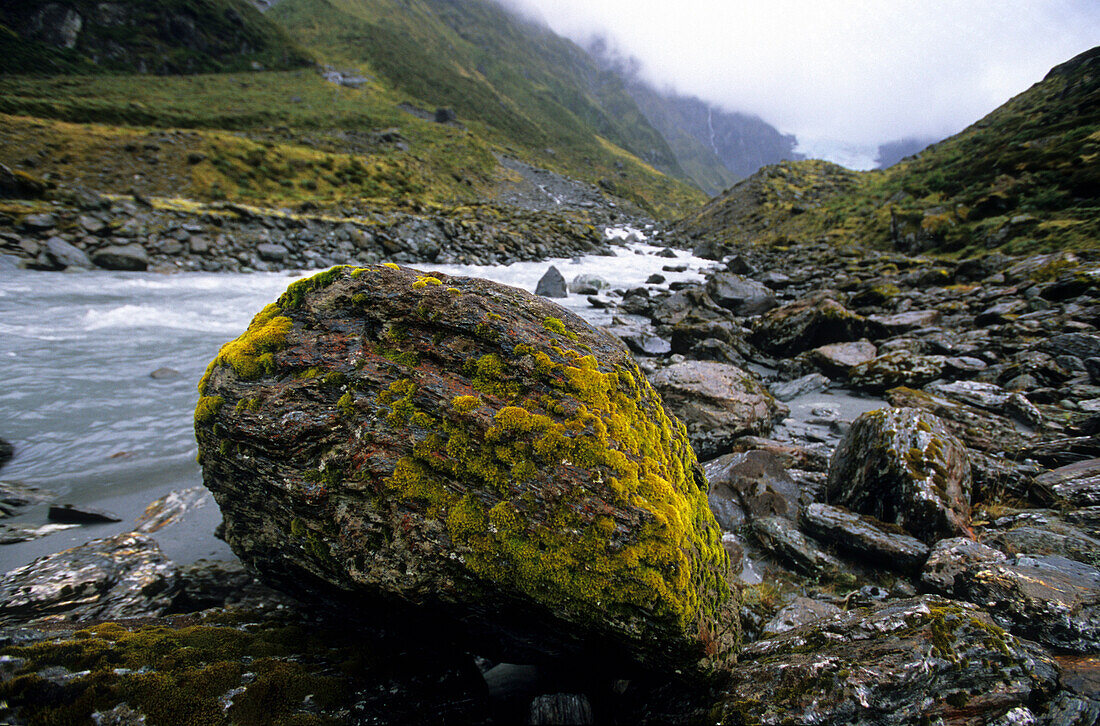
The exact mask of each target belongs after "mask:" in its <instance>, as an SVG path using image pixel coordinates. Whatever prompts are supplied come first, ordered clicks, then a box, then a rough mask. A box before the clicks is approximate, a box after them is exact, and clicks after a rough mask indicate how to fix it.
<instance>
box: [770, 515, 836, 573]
mask: <svg viewBox="0 0 1100 726" xmlns="http://www.w3.org/2000/svg"><path fill="white" fill-rule="evenodd" d="M752 532H753V534H754V535H755V536H756V539H757V541H759V542H760V546H761V547H763V548H764V549H765V550H766V551H767V552H769V553H770V554H772V555H774V556H775V557H777V558H779V559H780V560H782V561H784V562H786V563H787V564H789V565H790V566H792V567H794V568H795V569H796V570H798V571H799V572H801V573H803V574H805V575H808V576H810V577H821V576H834V575H837V574H839V573H840V572H842V571H843V570H844V565H843V564H842V563H841V562H840V560H838V559H837V558H835V557H833V556H832V555H830V554H829V553H828V552H825V551H824V550H823V549H822V548H821V547H820V546H819V545H818V543H816V542H815V541H814V540H812V539H810V538H809V537H807V536H806V535H804V534H803V533H802V532H800V531H799V530H798V527H797V526H796V525H795V523H794V522H792V521H791V520H789V519H787V518H786V517H761V518H760V519H755V520H753V522H752Z"/></svg>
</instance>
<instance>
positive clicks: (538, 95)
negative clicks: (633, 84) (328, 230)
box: [0, 0, 704, 217]
mask: <svg viewBox="0 0 1100 726" xmlns="http://www.w3.org/2000/svg"><path fill="white" fill-rule="evenodd" d="M219 3H220V4H219ZM237 3H240V4H241V6H240V7H239V8H238V7H237ZM106 5H111V6H112V7H116V6H117V7H119V8H123V10H125V11H126V12H127V13H130V14H129V15H125V18H128V19H130V20H133V19H135V18H141V17H144V18H146V21H147V22H146V23H145V25H144V26H143V27H144V28H145V30H141V31H139V30H137V29H135V28H134V27H132V26H131V25H127V24H125V23H122V24H114V25H112V23H114V22H115V21H114V20H111V22H105V20H104V17H103V16H102V9H103V7H105V6H106ZM57 8H62V11H58V10H57ZM0 9H2V12H3V13H4V14H2V15H0V17H2V18H3V19H4V21H5V25H6V26H7V24H8V23H10V26H9V27H6V28H5V29H4V31H5V32H3V33H0V44H2V43H8V44H9V45H11V46H13V47H14V48H16V49H17V50H18V53H11V54H9V55H10V56H12V57H15V56H16V55H18V54H19V53H21V54H22V56H20V57H23V58H25V59H30V60H21V61H19V63H20V64H22V65H21V66H9V67H8V68H7V72H5V73H4V74H0V113H2V114H7V115H8V117H7V118H6V119H4V120H0V135H2V137H3V138H4V141H5V143H4V144H3V145H0V163H4V164H8V165H9V166H12V167H13V168H17V169H23V170H24V171H30V172H32V173H35V174H40V175H42V174H44V175H50V176H52V177H53V178H55V179H58V180H60V181H65V180H78V181H79V182H80V183H81V184H84V185H88V186H90V187H92V188H97V189H100V190H102V191H114V192H117V191H125V189H126V188H129V187H130V186H132V187H133V188H134V189H135V190H137V191H142V192H144V193H154V194H157V193H164V192H165V191H173V192H175V193H176V194H178V195H183V196H187V197H189V198H194V199H196V200H199V201H211V200H220V199H226V200H229V201H234V200H239V201H244V202H249V203H253V204H260V205H265V204H266V205H273V206H279V205H285V204H302V203H318V204H337V203H349V202H355V203H357V204H358V203H367V204H370V203H379V204H403V205H414V206H415V205H438V206H452V205H456V204H459V205H460V204H469V203H474V202H480V201H492V200H493V199H494V198H495V196H496V194H498V193H500V192H499V190H502V189H504V188H506V187H507V186H508V185H509V184H511V183H514V182H515V181H516V179H515V174H514V172H510V171H509V170H508V169H506V168H504V167H502V166H501V165H500V164H499V163H498V161H497V157H498V156H501V155H505V156H511V157H515V158H518V159H520V160H522V161H525V162H528V163H531V164H534V165H537V166H541V167H544V168H548V169H550V170H552V171H555V172H558V173H561V174H564V175H566V176H570V177H573V178H576V179H579V180H582V181H585V182H588V183H590V184H596V185H598V186H599V187H600V188H602V189H603V190H604V191H605V193H606V194H608V195H609V196H610V197H612V198H618V199H619V200H620V201H625V202H627V203H628V205H629V204H633V205H636V207H637V208H638V209H641V210H643V211H646V212H648V213H650V214H652V215H655V216H666V217H667V216H673V215H677V214H682V213H683V212H684V211H685V210H687V209H689V208H691V207H693V206H696V205H698V204H700V203H702V201H704V196H703V194H702V193H701V192H700V191H699V190H697V189H695V188H694V187H692V186H690V185H689V184H687V183H685V182H683V181H680V180H677V179H675V178H673V177H671V176H669V175H668V174H666V173H664V172H670V173H672V174H677V175H682V174H683V171H682V170H681V169H679V167H678V166H677V164H676V162H675V158H674V157H673V155H672V152H671V150H670V149H669V147H668V145H667V143H665V141H664V139H663V138H662V137H661V136H660V134H658V133H657V132H656V131H655V130H654V129H653V128H652V127H651V126H650V125H649V124H648V122H646V120H645V118H644V117H643V116H642V114H641V113H640V112H639V111H638V108H637V106H636V104H635V103H634V102H633V100H632V99H631V98H630V96H629V95H628V94H627V93H626V92H625V90H624V88H623V84H622V81H621V80H620V79H618V77H617V76H615V75H614V74H611V73H607V72H603V71H600V69H599V68H598V67H597V65H596V64H595V62H594V61H593V60H592V59H591V58H590V57H588V56H587V55H586V54H585V53H584V52H583V51H582V50H580V49H579V48H577V47H576V46H575V45H573V44H572V43H570V42H568V41H566V40H563V39H561V38H559V37H557V36H555V35H553V34H552V33H551V32H550V31H548V30H545V29H541V28H539V27H537V26H535V25H532V24H530V23H527V22H525V21H521V20H519V19H517V18H516V17H514V16H512V15H510V14H509V13H507V12H505V11H503V10H501V9H500V8H499V7H498V6H496V5H495V4H493V3H491V2H488V1H487V0H460V1H456V2H447V1H444V0H424V1H416V2H393V1H392V0H332V1H329V0H285V2H283V3H281V4H279V5H277V6H276V7H275V8H274V9H272V10H271V11H269V12H268V13H267V14H265V15H260V14H259V13H258V11H256V10H255V9H254V8H252V7H251V6H250V5H248V4H247V3H244V0H171V1H170V2H166V3H160V4H153V3H139V2H137V0H130V1H128V2H125V3H114V4H104V3H98V4H97V3H91V2H88V3H84V2H83V0H82V1H81V2H72V3H69V4H68V5H66V4H64V3H44V2H31V3H18V4H16V3H12V2H9V1H7V0H4V1H3V2H2V3H0ZM70 11H71V12H70ZM74 12H75V13H77V14H78V15H80V18H81V20H80V22H79V23H76V25H78V26H79V32H77V33H76V41H75V42H74V43H69V42H68V41H69V40H72V37H71V36H72V33H71V32H69V31H71V30H72V28H73V27H74V24H73V22H71V21H72V15H71V13H74ZM119 12H122V11H121V10H120V11H119ZM157 12H160V13H161V14H160V15H157V14H156V13H157ZM42 13H45V14H46V16H48V19H49V20H50V27H51V28H53V30H52V31H51V32H49V33H47V32H44V31H41V28H40V27H39V26H41V25H42V23H40V22H38V23H37V24H36V21H35V22H32V21H33V20H34V18H37V17H39V16H41V15H42ZM51 13H52V15H51ZM97 13H98V14H97ZM142 13H153V15H149V16H146V15H142ZM205 13H213V15H214V16H217V17H216V18H214V17H213V16H212V17H211V19H210V23H209V24H207V23H205V22H192V21H191V20H193V19H194V18H204V17H206V15H204V14H205ZM43 17H45V16H43ZM120 17H121V16H120ZM179 18H190V19H191V20H188V21H187V22H184V23H183V27H184V28H185V30H184V31H181V32H175V31H173V32H172V33H165V32H162V30H158V28H163V27H164V26H165V24H169V25H171V24H172V20H173V19H175V20H178V19H179ZM116 19H117V18H116ZM227 19H228V20H227ZM237 20H240V21H242V22H243V23H244V25H243V26H241V27H244V28H260V29H264V30H265V32H267V31H271V34H270V38H273V39H277V40H278V41H279V42H278V43H275V42H274V41H272V43H270V44H268V45H262V44H261V43H260V41H258V40H257V41H255V42H253V41H251V40H247V39H245V40H242V39H241V37H238V36H233V35H232V34H231V33H229V31H228V30H226V29H225V28H223V27H222V26H223V25H225V23H229V24H230V25H233V26H234V27H238V26H239V25H240V24H239V23H237ZM253 21H255V22H253ZM192 26H193V27H194V28H195V29H196V32H197V31H202V33H209V34H212V38H220V39H225V38H229V39H234V40H233V43H235V45H234V47H236V48H237V49H238V50H239V51H250V52H240V53H237V54H236V55H234V54H225V53H221V52H220V51H219V52H214V51H216V50H218V48H220V47H221V46H219V45H218V44H217V43H216V42H214V40H213V39H207V40H204V41H203V42H202V43H199V45H201V46H202V47H204V48H207V49H208V50H211V53H210V54H208V55H207V56H202V57H201V58H199V59H198V60H196V56H194V54H193V53H192V48H191V46H192V45H194V43H191V40H193V37H192V34H190V33H189V31H187V29H188V28H191V27H192ZM13 28H20V29H22V30H21V32H22V35H17V33H16V30H13ZM36 28H37V30H36ZM66 28H68V30H66ZM238 29H240V28H239V27H238ZM55 31H56V32H55ZM242 32H243V31H242ZM66 33H68V35H66ZM111 33H113V34H114V36H113V37H115V38H116V39H117V40H118V41H119V44H120V45H122V46H123V47H125V48H126V52H125V53H123V54H122V55H123V56H125V57H126V58H127V59H128V61H127V62H129V63H130V64H131V66H130V68H129V69H127V68H124V67H123V66H121V65H117V64H116V65H112V63H111V62H107V60H105V58H106V57H105V56H104V55H103V54H98V55H97V54H95V53H91V52H88V51H87V47H85V45H82V44H84V43H85V39H90V40H88V41H87V42H88V43H91V44H92V45H94V43H92V40H94V39H95V38H97V37H99V35H97V34H100V35H103V36H104V37H106V36H107V35H110V34H111ZM204 37H205V36H204ZM242 37H243V36H242ZM249 37H251V36H249ZM265 37H266V36H265ZM154 40H155V41H156V42H154ZM97 42H98V41H97ZM157 43H161V45H157ZM173 44H175V45H174V46H173ZM67 45H71V47H66V46H67ZM170 46H171V47H170ZM88 47H91V46H88ZM44 49H45V50H44ZM150 49H151V50H150ZM264 49H266V50H264ZM297 49H304V50H297ZM261 50H264V52H269V55H267V56H265V55H263V54H262V53H261ZM47 51H48V52H47ZM251 51H255V52H251ZM150 53H152V54H153V55H155V56H156V58H158V59H160V64H159V65H157V64H156V63H154V62H153V55H149V54H150ZM270 53H281V54H282V56H280V57H284V56H285V58H286V59H287V64H284V65H289V66H290V68H291V69H290V70H283V71H273V70H271V69H272V68H277V67H279V64H278V63H276V62H274V61H273V60H272V59H271V58H270ZM307 55H308V57H310V58H313V59H314V60H315V61H316V62H317V63H318V64H319V65H316V66H311V67H299V68H297V69H293V68H295V67H296V66H298V65H300V63H301V62H302V59H303V58H305V57H306V56H307ZM46 56H49V58H48V59H47V58H46ZM166 59H167V60H166ZM181 59H182V60H181ZM93 61H95V63H93ZM242 63H243V64H244V65H243V66H241V64H242ZM204 64H206V65H204ZM28 66H33V67H34V68H35V70H36V74H34V75H32V74H30V73H25V72H23V71H25V70H27V67H28ZM334 68H335V69H340V71H342V72H343V79H341V78H339V77H334V75H333V73H332V71H333V69H334ZM196 69H197V70H201V71H204V72H201V73H191V71H194V70H196ZM246 69H247V70H246ZM134 70H144V71H148V72H146V73H141V72H139V73H135V72H133V71H134ZM229 70H233V71H235V72H233V73H229V72H225V71H229ZM209 71H217V72H213V73H212V72H209ZM161 72H163V73H164V75H153V73H161ZM43 73H44V74H43ZM349 76H358V78H353V80H352V82H344V80H346V79H347V78H348V77H349ZM440 107H445V108H448V109H452V110H453V111H454V112H455V114H456V115H455V117H454V118H453V119H451V118H449V117H444V118H442V119H441V120H443V121H446V122H445V123H436V122H435V118H434V116H435V114H434V112H435V110H436V109H437V108H440ZM164 130H176V131H180V132H197V133H180V134H177V135H176V137H175V141H174V142H173V143H174V144H175V145H176V147H177V148H178V149H179V150H180V151H181V152H183V153H177V154H171V155H164V154H161V155H155V154H154V155H149V154H143V153H142V151H141V148H142V144H143V143H144V142H137V141H135V140H134V139H133V138H131V137H133V136H134V135H135V134H136V135H137V136H143V135H144V136H150V137H152V136H157V135H158V134H162V132H163V131H164ZM150 143H154V144H155V143H158V142H155V141H154V142H150ZM135 148H136V149H137V150H136V151H135V150H134V149H135ZM59 149H64V153H58V150H59ZM149 156H157V158H156V159H153V160H152V161H150V160H149V159H148V158H146V157H149ZM188 159H190V161H188ZM662 169H663V170H664V171H662ZM336 170H342V171H340V172H339V173H337V171H336ZM119 184H125V185H126V187H124V188H123V189H119V188H118V187H117V186H112V185H119Z"/></svg>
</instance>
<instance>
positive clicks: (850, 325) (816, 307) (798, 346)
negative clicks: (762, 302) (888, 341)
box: [752, 293, 866, 355]
mask: <svg viewBox="0 0 1100 726" xmlns="http://www.w3.org/2000/svg"><path fill="white" fill-rule="evenodd" d="M865 331H866V321H865V320H864V318H863V317H862V316H860V315H856V314H855V313H853V312H851V311H850V310H848V309H847V308H845V307H844V306H843V305H841V304H840V303H838V302H837V301H836V300H833V299H832V298H831V297H829V296H828V294H827V293H818V294H815V295H812V296H810V297H808V298H803V299H802V300H798V301H796V302H793V303H789V304H787V305H784V306H782V307H779V308H776V309H774V310H771V311H769V312H767V313H765V314H764V316H763V317H761V318H759V319H758V320H757V321H756V322H755V323H754V325H753V337H752V342H753V343H754V344H755V345H757V346H759V347H760V348H762V349H764V350H766V351H768V352H769V353H775V354H784V355H793V354H795V353H800V352H801V351H804V350H810V349H812V348H818V347H820V346H822V345H827V344H829V343H843V342H846V341H852V340H859V339H860V338H861V337H863V335H864V333H865Z"/></svg>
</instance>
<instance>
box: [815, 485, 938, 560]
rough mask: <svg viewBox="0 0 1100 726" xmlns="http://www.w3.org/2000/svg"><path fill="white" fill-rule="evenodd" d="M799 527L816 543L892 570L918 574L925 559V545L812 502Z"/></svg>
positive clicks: (870, 519) (894, 529)
mask: <svg viewBox="0 0 1100 726" xmlns="http://www.w3.org/2000/svg"><path fill="white" fill-rule="evenodd" d="M802 525H803V527H805V528H806V530H807V531H809V532H810V534H812V535H814V536H816V537H818V538H819V539H823V540H827V541H830V542H835V543H836V544H837V546H838V547H840V548H841V549H843V550H847V551H848V552H852V553H855V554H857V555H860V556H862V557H866V558H868V559H871V560H874V561H875V562H877V563H879V564H881V565H883V566H885V567H887V568H888V569H891V570H900V571H902V572H904V571H908V570H918V569H920V567H921V565H923V564H924V561H925V559H926V558H927V557H928V545H926V544H925V543H924V542H921V541H920V540H919V539H917V538H916V537H910V536H909V535H907V534H905V533H904V532H899V531H898V529H899V528H898V527H897V526H896V525H895V526H893V527H891V526H890V525H887V524H885V523H883V522H879V521H877V520H875V519H874V518H873V517H869V516H867V515H862V514H857V513H856V512H852V511H850V510H848V509H845V508H843V507H834V506H832V505H829V504H823V503H821V502H814V503H813V504H811V505H810V506H808V507H807V508H806V510H805V511H804V512H803V513H802Z"/></svg>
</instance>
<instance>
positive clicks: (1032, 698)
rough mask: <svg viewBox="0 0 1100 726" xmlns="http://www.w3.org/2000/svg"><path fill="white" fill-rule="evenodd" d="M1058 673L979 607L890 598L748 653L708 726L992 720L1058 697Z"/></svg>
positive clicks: (887, 725)
mask: <svg viewBox="0 0 1100 726" xmlns="http://www.w3.org/2000/svg"><path fill="white" fill-rule="evenodd" d="M1057 685H1058V667H1057V664H1056V663H1055V662H1054V659H1053V658H1051V656H1050V655H1048V654H1047V653H1046V652H1045V651H1043V650H1042V649H1041V648H1039V647H1038V646H1036V645H1035V644H1034V643H1029V642H1028V641H1026V640H1019V639H1017V638H1015V637H1013V636H1012V635H1009V634H1007V633H1005V632H1004V631H1002V630H1001V629H1000V628H999V627H997V626H996V625H994V624H993V623H992V622H991V621H990V617H989V616H988V615H987V614H985V613H984V612H982V611H981V610H979V609H977V608H975V607H973V606H971V605H968V604H965V603H957V602H952V601H950V600H945V599H942V598H938V597H935V596H924V597H920V598H914V599H910V600H899V601H888V602H885V603H882V604H879V605H874V606H872V607H870V608H861V609H858V610H853V611H849V612H846V613H844V614H842V615H836V616H833V617H830V618H824V619H821V620H817V621H814V622H813V623H810V624H808V625H803V626H802V627H800V628H795V629H794V630H790V631H788V632H786V633H782V634H780V635H778V636H775V637H773V638H769V639H767V640H760V641H757V642H755V643H753V644H751V645H749V646H748V647H746V648H745V649H744V650H743V651H742V652H741V656H740V657H739V659H738V665H737V671H736V674H735V676H734V680H733V684H732V685H731V686H729V687H728V688H727V689H726V690H725V692H724V693H723V695H722V698H721V700H720V702H719V703H718V704H717V705H716V706H715V708H714V709H713V710H712V711H711V713H710V721H711V722H718V723H728V724H743V723H756V724H764V725H767V726H771V725H778V724H786V723H800V724H810V723H815V724H855V725H857V726H904V725H907V724H915V723H925V722H927V723H951V724H969V723H975V724H976V723H994V719H996V718H998V717H999V716H1002V715H1004V714H1006V713H1008V712H1010V711H1013V710H1014V709H1017V708H1021V707H1024V706H1027V705H1029V704H1032V703H1035V702H1041V700H1042V699H1043V698H1044V697H1045V696H1047V695H1049V694H1050V693H1052V692H1053V691H1054V690H1055V689H1056V688H1057Z"/></svg>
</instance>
